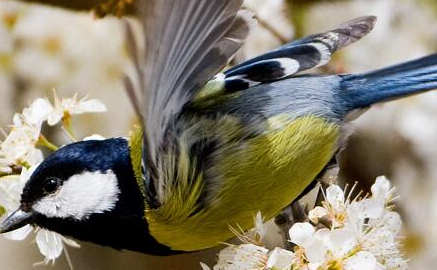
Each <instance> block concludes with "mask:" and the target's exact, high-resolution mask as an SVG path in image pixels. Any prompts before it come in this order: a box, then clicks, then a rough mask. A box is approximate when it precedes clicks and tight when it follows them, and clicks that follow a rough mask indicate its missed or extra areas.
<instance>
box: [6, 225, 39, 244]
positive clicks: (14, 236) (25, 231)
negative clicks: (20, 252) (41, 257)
mask: <svg viewBox="0 0 437 270" xmlns="http://www.w3.org/2000/svg"><path fill="white" fill-rule="evenodd" d="M32 231H33V228H32V226H30V225H26V226H24V227H21V228H19V229H16V230H14V231H12V232H8V233H4V234H3V236H4V237H5V238H6V239H9V240H13V241H22V240H24V239H25V238H26V237H27V236H28V235H29V233H31V232H32Z"/></svg>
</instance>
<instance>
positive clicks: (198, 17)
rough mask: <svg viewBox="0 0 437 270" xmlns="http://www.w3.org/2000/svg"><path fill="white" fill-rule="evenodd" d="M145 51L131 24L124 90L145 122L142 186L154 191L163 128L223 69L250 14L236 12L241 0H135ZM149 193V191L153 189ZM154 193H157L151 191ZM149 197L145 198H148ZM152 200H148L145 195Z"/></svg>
mask: <svg viewBox="0 0 437 270" xmlns="http://www.w3.org/2000/svg"><path fill="white" fill-rule="evenodd" d="M136 2H137V9H138V11H139V18H140V23H141V25H142V28H143V31H144V39H145V40H144V44H145V50H144V51H143V52H142V51H140V50H139V47H140V46H137V42H136V40H135V38H134V36H133V31H132V28H131V26H128V27H127V31H126V34H127V42H128V49H129V50H130V51H131V56H132V57H134V67H135V68H134V70H135V74H134V75H132V76H131V77H130V78H126V80H125V81H126V82H125V84H126V89H127V92H128V95H129V97H130V99H131V100H132V101H133V103H134V107H135V109H136V110H137V111H138V113H139V115H140V117H141V119H142V122H143V125H144V149H143V160H144V162H145V163H146V168H147V169H148V172H146V176H145V177H146V179H145V181H146V185H151V182H153V185H154V187H152V186H149V187H148V189H149V190H152V191H153V190H158V188H157V187H159V186H160V184H159V183H156V182H157V181H159V180H155V179H154V180H153V181H151V180H150V179H147V178H158V177H156V175H155V177H154V175H153V172H154V171H156V170H155V169H154V168H156V167H157V166H159V165H158V163H159V160H160V157H159V153H160V152H161V151H160V150H161V149H162V148H164V147H165V144H166V143H167V142H166V134H167V133H166V132H168V130H169V129H171V125H172V123H173V122H174V121H175V119H176V118H177V117H178V116H179V115H180V113H181V112H182V110H183V108H184V106H185V105H186V104H187V103H189V102H190V100H191V99H192V98H193V96H195V94H196V93H197V92H198V91H200V90H201V88H202V87H203V86H204V85H205V84H206V83H207V82H208V81H209V80H211V79H212V77H213V76H214V75H216V74H217V73H218V72H219V71H220V70H221V69H223V68H224V67H225V66H226V64H227V62H228V59H229V57H231V56H232V55H233V54H234V53H235V52H236V51H237V50H238V49H239V48H240V46H241V45H242V43H243V40H244V39H245V38H246V36H247V35H248V32H249V24H250V23H251V16H248V14H247V12H239V10H240V8H241V6H242V2H243V0H147V1H146V0H138V1H136ZM152 193H153V192H152ZM150 196H155V198H156V197H158V196H156V195H150ZM150 196H149V197H150ZM149 199H150V198H149Z"/></svg>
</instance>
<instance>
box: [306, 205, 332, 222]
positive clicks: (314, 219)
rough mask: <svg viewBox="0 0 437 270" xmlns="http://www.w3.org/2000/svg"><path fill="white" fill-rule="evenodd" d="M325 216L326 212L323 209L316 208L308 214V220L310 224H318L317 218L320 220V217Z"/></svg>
mask: <svg viewBox="0 0 437 270" xmlns="http://www.w3.org/2000/svg"><path fill="white" fill-rule="evenodd" d="M327 214H328V211H327V210H326V209H325V208H323V207H320V206H317V207H315V208H314V209H313V210H311V211H310V212H309V213H308V218H309V219H310V220H311V221H312V222H314V223H318V222H319V218H322V217H324V216H326V215H327Z"/></svg>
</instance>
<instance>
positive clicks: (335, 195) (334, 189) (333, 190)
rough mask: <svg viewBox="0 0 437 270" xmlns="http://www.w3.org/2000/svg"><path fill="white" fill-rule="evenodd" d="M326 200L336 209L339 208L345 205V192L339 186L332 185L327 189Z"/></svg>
mask: <svg viewBox="0 0 437 270" xmlns="http://www.w3.org/2000/svg"><path fill="white" fill-rule="evenodd" d="M326 201H327V202H328V203H330V204H331V205H332V206H333V208H334V209H339V208H340V206H342V205H344V192H343V190H342V189H341V188H340V187H339V186H337V185H332V186H329V187H328V188H327V189H326Z"/></svg>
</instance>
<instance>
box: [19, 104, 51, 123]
mask: <svg viewBox="0 0 437 270" xmlns="http://www.w3.org/2000/svg"><path fill="white" fill-rule="evenodd" d="M52 110H53V106H52V104H50V102H49V101H48V100H47V99H45V98H38V99H36V100H34V101H33V102H32V104H31V105H30V106H29V107H28V108H25V109H24V110H23V117H24V120H25V122H26V123H29V124H32V125H41V124H42V123H43V122H44V121H46V120H47V117H48V115H49V113H50V112H51V111H52Z"/></svg>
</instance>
